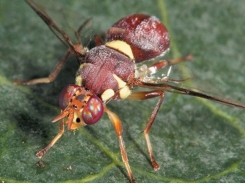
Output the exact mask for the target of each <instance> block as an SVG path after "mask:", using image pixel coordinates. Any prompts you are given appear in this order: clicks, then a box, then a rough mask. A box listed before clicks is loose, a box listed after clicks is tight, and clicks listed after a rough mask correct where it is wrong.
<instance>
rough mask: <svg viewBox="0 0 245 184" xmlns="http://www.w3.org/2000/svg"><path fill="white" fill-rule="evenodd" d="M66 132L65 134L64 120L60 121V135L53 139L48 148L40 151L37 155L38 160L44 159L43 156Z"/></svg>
mask: <svg viewBox="0 0 245 184" xmlns="http://www.w3.org/2000/svg"><path fill="white" fill-rule="evenodd" d="M64 132H65V127H64V120H63V119H62V120H60V129H59V132H58V134H57V135H56V136H55V137H54V138H53V140H52V141H51V142H50V143H49V144H48V146H46V147H45V148H43V149H42V150H40V151H38V152H37V153H36V156H37V157H38V158H42V156H43V155H44V154H45V153H46V152H47V151H48V150H49V149H50V148H51V147H52V146H53V145H54V144H55V143H56V142H57V141H58V140H59V139H60V137H61V136H62V135H63V134H64Z"/></svg>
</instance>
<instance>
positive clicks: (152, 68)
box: [147, 55, 193, 77]
mask: <svg viewBox="0 0 245 184" xmlns="http://www.w3.org/2000/svg"><path fill="white" fill-rule="evenodd" d="M191 60H193V56H192V55H187V56H184V57H180V58H175V59H170V60H162V61H159V62H157V63H154V64H153V65H151V66H150V67H148V72H147V73H148V74H154V73H156V72H157V70H160V69H161V68H165V67H166V66H172V65H176V64H178V63H181V62H183V61H191ZM170 73H171V67H170V68H169V70H168V73H167V77H169V75H170Z"/></svg>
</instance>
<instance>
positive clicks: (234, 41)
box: [0, 0, 245, 182]
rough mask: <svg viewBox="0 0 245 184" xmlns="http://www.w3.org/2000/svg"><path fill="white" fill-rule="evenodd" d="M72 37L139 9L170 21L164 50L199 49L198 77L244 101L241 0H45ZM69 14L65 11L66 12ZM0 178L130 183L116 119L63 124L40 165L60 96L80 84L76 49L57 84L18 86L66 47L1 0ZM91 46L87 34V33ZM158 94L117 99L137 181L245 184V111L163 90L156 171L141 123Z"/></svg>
mask: <svg viewBox="0 0 245 184" xmlns="http://www.w3.org/2000/svg"><path fill="white" fill-rule="evenodd" d="M39 2H40V3H41V4H43V5H45V8H46V9H47V10H48V12H51V14H52V15H50V16H51V17H52V18H54V20H55V22H57V24H58V25H60V26H61V27H62V29H63V28H64V30H65V31H67V32H68V34H69V35H71V34H72V30H71V29H70V27H69V26H68V25H70V26H71V27H73V28H74V29H76V28H77V27H78V26H79V25H81V24H82V23H83V22H84V21H85V20H86V19H87V18H90V17H91V18H93V26H92V27H91V29H89V30H88V31H87V32H86V33H85V34H84V37H85V36H90V37H91V38H93V35H94V34H99V35H103V33H104V32H105V31H106V30H107V29H108V28H109V27H110V26H111V24H112V23H114V22H115V21H117V20H118V19H120V18H122V17H124V16H126V15H129V14H133V13H139V12H141V13H147V14H150V15H155V16H157V17H159V18H160V19H161V20H162V21H163V22H164V24H165V25H166V26H167V28H168V29H169V32H170V35H171V51H170V53H168V54H167V55H166V58H174V57H179V56H184V55H187V54H192V55H194V57H195V61H194V62H191V63H188V67H189V69H190V71H191V72H192V73H194V75H195V78H194V79H193V81H194V82H195V83H196V84H198V85H197V87H201V88H202V89H205V90H207V91H211V92H215V93H216V94H217V95H218V96H224V97H225V98H228V99H234V100H235V101H238V102H241V103H242V102H243V103H245V97H244V89H245V83H244V80H245V75H244V73H245V52H244V49H245V36H244V30H245V29H244V28H245V27H244V25H245V19H244V12H245V6H244V1H242V0H241V1H239V0H237V1H228V0H222V1H221V0H219V1H218V0H216V1H198V0H193V1H192V0H188V1H172V0H171V1H167V0H166V1H161V0H159V1H148V0H141V1H139V0H138V1H130V0H126V1H125V0H124V1H113V0H104V1H96V0H90V1H51V2H49V1H39ZM64 17H65V18H64ZM0 40H1V44H0V58H1V62H0V126H1V128H0V168H1V169H0V180H1V181H4V182H129V178H128V176H127V172H126V169H125V167H124V164H123V162H122V161H121V155H120V150H119V146H118V140H117V136H116V134H115V131H114V128H113V126H112V125H111V123H110V121H109V119H108V118H107V117H106V116H104V117H103V119H102V120H101V121H100V122H99V123H97V124H95V125H93V126H88V127H85V128H82V129H79V130H78V131H76V132H75V133H73V132H69V131H66V132H65V134H64V135H63V137H62V138H61V139H60V140H59V141H58V142H57V144H56V145H55V146H54V147H53V148H51V149H50V151H49V152H48V153H47V154H46V155H45V156H44V157H43V158H42V159H41V161H42V163H43V164H44V167H40V166H37V163H38V161H39V159H38V158H37V157H36V156H35V153H36V152H37V151H38V150H40V149H41V148H43V147H45V146H46V145H47V144H48V143H49V141H51V140H52V138H53V137H54V136H55V135H56V134H57V132H58V128H59V125H58V124H52V123H51V121H52V119H53V118H54V117H55V116H57V115H58V114H59V108H58V103H57V99H58V95H59V92H60V91H61V89H62V88H63V87H64V86H65V85H67V84H69V83H74V76H75V72H76V70H77V69H78V67H79V66H78V64H77V62H76V59H75V58H73V57H71V58H70V59H69V61H68V63H67V64H66V66H65V67H64V69H63V70H62V71H61V73H60V74H59V76H58V78H57V79H56V80H55V81H54V82H53V83H50V84H38V85H33V86H18V85H14V84H13V81H14V80H15V79H26V80H27V79H33V78H38V77H44V76H48V74H49V73H50V72H51V71H52V69H53V68H54V66H55V65H56V63H57V62H58V60H59V59H60V58H61V57H62V56H63V54H64V53H65V51H66V48H65V47H64V46H63V44H62V43H61V42H60V41H59V40H58V39H57V38H56V37H55V36H54V35H53V34H52V32H51V31H50V30H49V29H48V27H47V26H46V25H45V24H44V23H43V22H42V20H41V19H40V18H39V17H38V16H37V15H36V14H35V12H34V11H33V10H32V9H31V8H30V7H29V6H28V5H27V4H26V3H25V2H24V1H18V0H12V1H11V2H9V1H7V0H1V1H0ZM84 40H85V41H84V42H83V43H85V45H86V44H87V43H88V41H89V39H88V38H85V39H84ZM156 102H157V99H151V100H145V101H117V102H110V103H109V104H108V107H109V108H110V109H111V110H112V111H114V112H115V113H117V114H118V116H119V117H120V119H121V120H122V122H123V128H124V141H125V145H126V149H127V153H128V157H129V163H130V166H131V168H132V171H133V174H134V176H135V178H136V181H138V182H245V162H244V158H245V156H244V151H245V139H244V136H245V122H244V119H245V112H244V110H242V109H238V108H234V107H227V106H224V105H220V104H217V103H214V102H209V101H206V100H200V99H198V98H194V97H187V96H183V95H176V94H175V95H174V94H169V93H167V94H166V97H165V101H164V104H163V105H162V107H161V109H160V112H159V114H158V116H157V118H156V120H155V123H154V125H153V127H152V129H151V132H150V137H151V141H152V146H153V150H154V154H155V158H156V159H157V162H158V164H159V165H160V166H161V169H160V170H159V171H153V170H152V167H151V164H150V161H149V156H148V153H147V149H146V144H145V140H144V136H143V133H142V130H143V128H144V126H145V124H146V121H147V119H148V118H149V116H150V114H151V111H152V109H153V108H154V105H155V104H156Z"/></svg>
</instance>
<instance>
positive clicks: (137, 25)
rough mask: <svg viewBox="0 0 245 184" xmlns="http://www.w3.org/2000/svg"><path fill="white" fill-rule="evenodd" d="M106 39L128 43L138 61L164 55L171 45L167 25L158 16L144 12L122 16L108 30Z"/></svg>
mask: <svg viewBox="0 0 245 184" xmlns="http://www.w3.org/2000/svg"><path fill="white" fill-rule="evenodd" d="M106 39H107V41H112V40H122V41H125V42H126V43H128V44H129V45H130V47H131V49H132V52H133V55H134V57H135V62H136V63H139V62H142V61H145V60H149V59H152V58H155V57H157V56H160V55H162V54H163V53H164V52H165V51H166V50H168V48H169V45H170V38H169V34H168V31H167V29H166V27H165V26H164V25H163V24H162V23H161V22H160V21H159V20H158V19H157V18H156V17H154V16H149V15H144V14H134V15H130V16H127V17H124V18H122V19H121V20H119V21H118V22H116V23H115V24H114V25H113V26H112V27H111V28H110V29H109V30H108V32H107V35H106Z"/></svg>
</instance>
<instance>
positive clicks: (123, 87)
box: [113, 74, 131, 99]
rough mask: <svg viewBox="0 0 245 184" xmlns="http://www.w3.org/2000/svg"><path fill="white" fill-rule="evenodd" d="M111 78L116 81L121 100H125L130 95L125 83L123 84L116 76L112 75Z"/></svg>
mask: <svg viewBox="0 0 245 184" xmlns="http://www.w3.org/2000/svg"><path fill="white" fill-rule="evenodd" d="M113 77H114V78H115V79H116V81H117V83H118V88H119V95H120V98H121V99H125V98H127V97H128V96H129V95H130V94H131V90H130V89H129V86H128V85H127V83H126V82H124V81H123V80H122V79H121V78H120V77H118V76H117V75H116V74H113Z"/></svg>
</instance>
